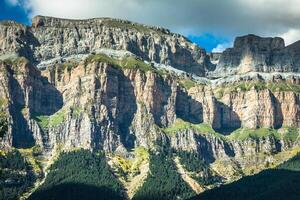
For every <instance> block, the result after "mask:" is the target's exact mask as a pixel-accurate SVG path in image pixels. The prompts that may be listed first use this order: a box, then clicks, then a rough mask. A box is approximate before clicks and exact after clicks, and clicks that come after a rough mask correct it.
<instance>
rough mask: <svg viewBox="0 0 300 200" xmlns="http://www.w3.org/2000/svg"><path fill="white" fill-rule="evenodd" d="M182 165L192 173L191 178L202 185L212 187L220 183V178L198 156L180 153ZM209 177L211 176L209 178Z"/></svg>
mask: <svg viewBox="0 0 300 200" xmlns="http://www.w3.org/2000/svg"><path fill="white" fill-rule="evenodd" d="M178 156H179V158H180V163H181V164H182V165H183V166H184V168H185V169H186V170H187V171H188V172H189V173H191V177H192V178H193V179H194V180H196V181H197V182H198V183H199V184H201V185H212V184H214V183H216V182H220V177H218V176H217V175H215V174H214V173H213V172H212V171H211V170H210V168H209V165H208V164H206V163H205V162H204V161H203V160H202V159H201V158H200V157H199V155H198V154H195V153H190V152H178ZM207 175H209V176H207Z"/></svg>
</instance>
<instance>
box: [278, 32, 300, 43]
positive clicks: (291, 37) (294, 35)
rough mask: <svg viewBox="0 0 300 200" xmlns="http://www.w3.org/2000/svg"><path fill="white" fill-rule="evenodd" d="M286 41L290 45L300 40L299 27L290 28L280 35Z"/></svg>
mask: <svg viewBox="0 0 300 200" xmlns="http://www.w3.org/2000/svg"><path fill="white" fill-rule="evenodd" d="M279 37H282V38H283V39H284V41H285V44H286V45H290V44H292V43H294V42H296V41H298V40H300V30H299V29H290V30H289V31H287V32H285V33H283V34H281V35H279Z"/></svg>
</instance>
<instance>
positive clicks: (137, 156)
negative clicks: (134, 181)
mask: <svg viewBox="0 0 300 200" xmlns="http://www.w3.org/2000/svg"><path fill="white" fill-rule="evenodd" d="M111 157H112V160H113V161H114V168H115V169H116V171H117V174H118V175H119V176H120V177H121V178H122V179H123V180H124V181H127V180H128V179H129V178H131V177H132V176H135V175H137V174H139V173H140V167H141V165H142V164H143V163H148V162H149V153H148V151H147V149H145V148H144V147H137V148H135V149H134V158H132V157H130V158H124V157H123V156H120V155H112V156H111Z"/></svg>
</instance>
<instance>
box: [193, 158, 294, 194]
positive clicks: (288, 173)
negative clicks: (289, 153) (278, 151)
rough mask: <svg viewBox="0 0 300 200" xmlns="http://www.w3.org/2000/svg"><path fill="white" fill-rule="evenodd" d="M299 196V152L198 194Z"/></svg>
mask: <svg viewBox="0 0 300 200" xmlns="http://www.w3.org/2000/svg"><path fill="white" fill-rule="evenodd" d="M299 198H300V154H298V155H296V156H295V157H294V158H292V159H290V160H289V161H287V162H285V163H283V164H281V165H279V166H278V167H277V168H275V169H268V170H264V171H262V172H261V173H259V174H256V175H253V176H248V177H245V178H242V179H240V180H238V181H236V182H234V183H231V184H228V185H224V186H221V187H219V188H215V189H212V190H209V191H206V192H204V193H203V194H200V195H199V196H197V197H194V198H193V199H201V200H214V199H218V200H231V199H235V200H240V199H243V200H265V199H272V200H281V199H289V200H298V199H299Z"/></svg>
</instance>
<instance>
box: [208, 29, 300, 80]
mask: <svg viewBox="0 0 300 200" xmlns="http://www.w3.org/2000/svg"><path fill="white" fill-rule="evenodd" d="M298 43H299V42H296V43H294V44H292V45H289V46H287V47H285V44H284V40H283V39H282V38H278V37H275V38H263V37H259V36H256V35H247V36H242V37H237V38H236V39H235V42H234V46H233V48H228V49H226V50H225V51H224V52H223V53H222V55H221V57H220V59H219V62H218V64H217V67H216V71H215V72H213V74H214V75H215V76H217V75H218V74H219V76H220V75H221V74H222V72H223V73H224V72H226V73H227V74H234V73H240V74H241V73H246V72H250V71H256V72H299V62H298V59H297V58H298V57H299V45H298ZM221 76H222V75H221Z"/></svg>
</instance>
